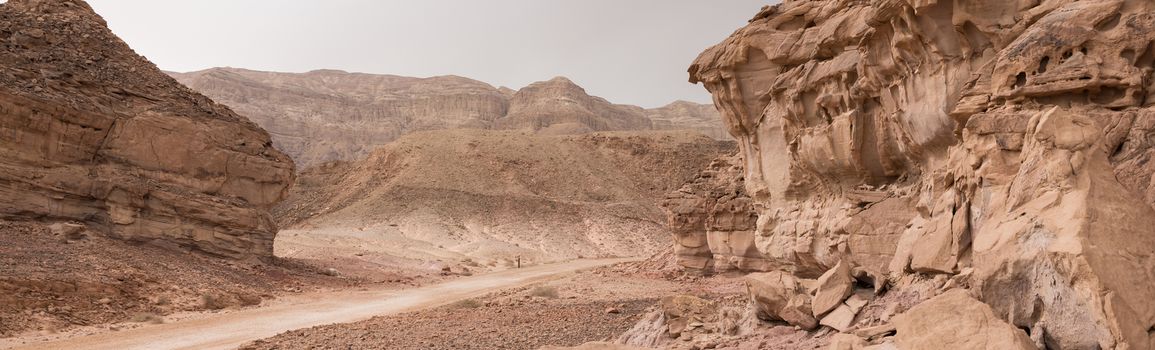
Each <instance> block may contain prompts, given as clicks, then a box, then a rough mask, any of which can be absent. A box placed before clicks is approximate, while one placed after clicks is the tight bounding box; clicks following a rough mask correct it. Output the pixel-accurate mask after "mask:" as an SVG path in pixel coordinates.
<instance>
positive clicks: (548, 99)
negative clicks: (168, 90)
mask: <svg viewBox="0 0 1155 350" xmlns="http://www.w3.org/2000/svg"><path fill="white" fill-rule="evenodd" d="M169 75H171V76H173V77H174V78H176V79H177V80H178V81H180V82H181V83H184V84H185V85H187V86H188V87H190V88H192V89H193V90H196V91H197V92H200V93H203V94H205V95H207V96H209V97H211V98H212V99H213V100H215V101H217V102H219V103H222V104H225V105H228V106H230V107H232V108H233V109H234V110H235V111H236V112H238V113H239V114H241V115H244V116H246V117H248V118H249V119H250V120H252V121H253V122H256V123H257V124H259V125H260V126H261V127H263V128H264V129H266V130H268V131H269V133H271V134H272V136H273V142H274V144H275V145H276V146H277V147H278V148H279V149H281V150H283V151H284V152H285V153H287V154H288V155H289V156H290V157H292V158H293V159H294V160H295V161H296V163H297V166H298V167H300V168H305V167H309V166H313V165H318V164H321V163H325V162H328V161H334V160H352V159H357V158H361V157H364V156H366V155H368V154H369V152H371V151H372V150H373V149H375V148H377V147H379V146H381V145H384V144H387V143H389V142H390V141H393V140H395V139H397V138H399V137H401V136H402V135H405V134H409V133H412V132H415V131H423V130H439V129H462V128H465V129H494V130H530V131H534V132H536V133H539V134H546V135H558V134H583V133H588V132H595V131H640V130H693V131H698V132H701V133H703V134H705V135H707V136H709V137H711V138H715V139H723V140H728V139H730V137H729V135H728V134H727V133H726V132H725V130H724V128H723V126H722V120H721V117H720V116H719V115H718V113H717V111H716V110H715V109H714V107H713V105H703V104H697V103H692V102H684V101H679V102H674V103H672V104H670V105H669V106H665V107H661V108H655V109H645V108H642V107H638V106H631V105H620V104H613V103H611V102H609V101H606V100H605V99H603V98H600V97H595V96H590V95H589V94H587V93H586V91H585V89H583V88H582V87H580V86H578V85H577V84H574V83H573V82H572V81H570V80H569V79H566V78H562V77H558V78H554V79H550V80H548V81H542V82H537V83H533V84H530V85H529V86H526V87H525V88H522V89H521V90H516V91H515V90H513V89H509V88H505V87H501V88H497V87H493V86H491V85H489V84H486V83H484V82H480V81H477V80H473V79H468V78H463V77H457V76H440V77H432V78H412V77H402V76H395V75H376V74H361V73H348V72H343V71H337V70H317V71H312V72H308V73H275V72H261V71H254V70H246V69H235V68H212V69H207V70H203V71H197V72H191V73H172V72H169Z"/></svg>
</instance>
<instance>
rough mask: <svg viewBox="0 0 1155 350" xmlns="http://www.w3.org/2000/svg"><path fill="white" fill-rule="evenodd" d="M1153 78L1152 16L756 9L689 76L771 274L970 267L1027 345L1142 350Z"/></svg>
mask: <svg viewBox="0 0 1155 350" xmlns="http://www.w3.org/2000/svg"><path fill="white" fill-rule="evenodd" d="M1153 70H1155V3H1151V2H1149V1H1138V0H1097V1H1077V2H1076V1H962V0H958V1H946V0H938V1H933V0H932V1H899V0H880V1H872V2H856V1H835V0H830V1H788V2H786V3H785V4H782V5H778V6H773V7H767V8H765V9H764V10H763V11H762V12H761V13H759V14H758V15H757V16H756V17H755V18H754V19H753V20H752V21H751V22H750V24H749V25H748V26H747V27H745V28H743V29H741V30H739V31H737V32H735V33H734V34H733V35H732V36H731V37H730V38H728V39H726V40H725V41H724V42H722V43H721V44H719V45H717V46H715V47H712V48H710V49H708V50H707V51H706V52H704V53H703V54H702V55H701V56H700V57H699V58H698V59H697V60H696V61H695V62H694V64H693V65H692V66H691V68H690V75H691V81H692V82H701V83H703V84H704V85H705V86H706V88H707V89H708V90H710V92H711V93H713V95H714V99H715V103H716V105H718V107H719V109H720V110H721V111H722V114H723V118H724V119H725V121H726V124H727V126H728V127H729V131H730V133H731V134H732V135H734V137H735V138H737V139H738V141H739V146H740V148H741V152H740V153H741V156H742V159H743V177H744V179H745V190H746V191H745V192H746V193H747V194H748V195H749V196H750V198H752V200H753V203H754V205H753V207H754V208H757V209H756V210H757V211H758V214H757V215H758V219H757V224H756V227H755V228H754V235H753V236H754V245H755V247H756V249H757V252H758V254H760V255H762V258H763V259H766V260H768V261H771V262H773V266H770V267H769V268H771V269H775V270H782V271H790V272H793V273H795V274H796V275H798V276H803V277H813V276H816V275H817V274H820V273H821V272H822V271H826V270H827V269H828V268H830V267H832V266H834V265H835V264H837V263H838V262H839V261H840V260H843V259H845V261H848V262H850V263H851V264H853V265H854V268H855V269H856V270H861V271H865V272H873V273H875V274H877V275H880V276H881V275H887V274H889V275H890V276H891V277H892V279H897V278H901V277H902V276H904V275H910V274H915V273H919V274H930V275H948V276H949V275H955V274H959V273H962V272H963V271H967V272H966V274H968V278H969V279H970V285H969V288H971V290H972V292H974V294H975V295H976V296H977V297H978V298H979V299H980V300H981V301H983V302H985V303H986V304H988V305H989V306H990V307H991V308H992V309H993V310H994V313H995V315H997V316H998V317H999V318H1002V319H1004V320H1007V321H1009V322H1010V323H1011V324H1013V325H1014V326H1017V327H1021V328H1027V329H1030V330H1031V332H1030V333H1031V335H1032V336H1033V337H1034V338H1036V343H1037V345H1040V346H1042V345H1045V346H1047V347H1049V348H1053V349H1083V348H1102V349H1147V348H1152V347H1155V343H1153V342H1155V339H1152V338H1153V337H1155V332H1152V330H1153V329H1155V302H1152V300H1155V288H1152V287H1151V286H1152V282H1151V281H1153V280H1155V268H1153V267H1155V257H1153V254H1155V231H1153V229H1152V227H1155V226H1153V225H1152V224H1151V223H1150V222H1149V221H1151V220H1153V219H1152V218H1153V217H1155V210H1153V209H1152V205H1153V204H1155V200H1153V199H1155V197H1153V196H1152V188H1151V185H1150V184H1151V183H1152V174H1153V170H1152V166H1151V165H1149V163H1148V160H1149V159H1150V155H1151V152H1152V147H1151V145H1150V141H1149V139H1148V138H1149V137H1148V135H1150V133H1151V130H1152V125H1155V122H1152V118H1153V116H1155V114H1153V113H1155V108H1153V107H1152V106H1151V105H1152V103H1153V102H1152V100H1151V99H1150V96H1151V94H1152V93H1153V89H1152V77H1151V73H1152V71H1153ZM972 272H973V275H971V273H972Z"/></svg>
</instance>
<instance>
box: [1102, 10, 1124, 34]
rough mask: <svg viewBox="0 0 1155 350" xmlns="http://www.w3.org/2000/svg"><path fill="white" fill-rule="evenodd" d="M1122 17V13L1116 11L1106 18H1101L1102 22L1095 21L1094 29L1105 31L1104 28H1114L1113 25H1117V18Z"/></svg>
mask: <svg viewBox="0 0 1155 350" xmlns="http://www.w3.org/2000/svg"><path fill="white" fill-rule="evenodd" d="M1122 17H1123V14H1121V13H1116V14H1114V15H1112V16H1111V17H1107V18H1106V19H1103V21H1102V22H1099V23H1096V24H1095V29H1096V30H1098V31H1106V30H1111V29H1114V28H1115V26H1118V25H1119V18H1122Z"/></svg>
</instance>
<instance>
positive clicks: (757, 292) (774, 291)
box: [746, 271, 818, 329]
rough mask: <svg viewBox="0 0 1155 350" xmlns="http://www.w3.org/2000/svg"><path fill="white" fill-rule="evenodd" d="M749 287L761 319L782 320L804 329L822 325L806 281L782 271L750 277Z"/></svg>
mask: <svg viewBox="0 0 1155 350" xmlns="http://www.w3.org/2000/svg"><path fill="white" fill-rule="evenodd" d="M746 288H747V290H748V291H749V295H750V300H752V301H753V303H754V307H755V310H756V311H757V312H758V317H759V318H763V319H768V320H782V321H786V322H787V323H790V324H792V325H795V326H798V327H801V328H802V329H813V328H814V327H816V326H817V325H818V321H817V320H816V319H815V318H814V315H813V313H814V312H813V311H812V309H811V304H810V302H811V297H810V294H809V293H808V292H807V291H806V287H805V286H803V285H802V281H799V280H798V279H796V278H794V276H792V275H790V274H788V273H784V272H781V271H771V272H764V273H754V274H750V275H748V276H746Z"/></svg>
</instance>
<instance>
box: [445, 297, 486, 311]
mask: <svg viewBox="0 0 1155 350" xmlns="http://www.w3.org/2000/svg"><path fill="white" fill-rule="evenodd" d="M450 306H452V307H454V308H458V309H475V308H479V307H481V302H480V301H477V300H473V299H465V300H462V301H458V302H456V303H453V304H451V305H450Z"/></svg>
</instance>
